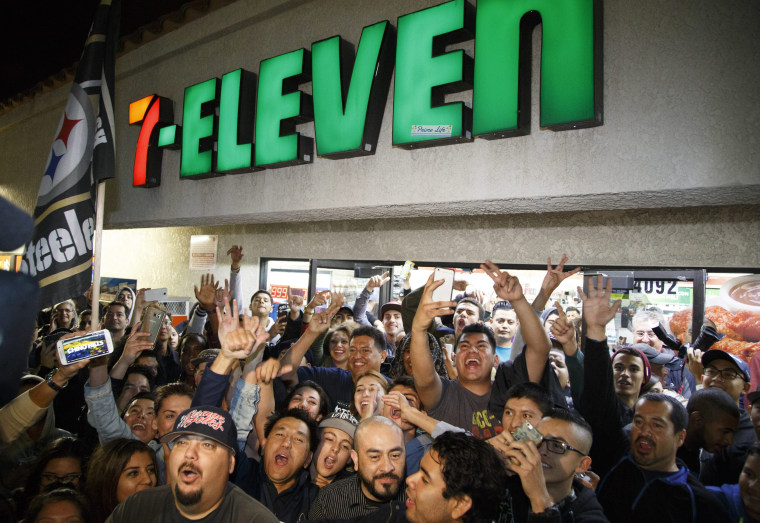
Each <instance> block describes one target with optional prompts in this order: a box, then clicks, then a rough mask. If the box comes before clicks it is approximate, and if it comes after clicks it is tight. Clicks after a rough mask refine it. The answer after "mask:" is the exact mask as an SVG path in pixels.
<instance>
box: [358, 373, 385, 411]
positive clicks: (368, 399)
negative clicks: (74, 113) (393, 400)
mask: <svg viewBox="0 0 760 523" xmlns="http://www.w3.org/2000/svg"><path fill="white" fill-rule="evenodd" d="M387 393H388V380H387V379H385V376H383V375H382V374H380V373H379V372H377V371H376V370H369V371H367V372H365V373H364V374H362V375H361V376H359V377H358V378H356V383H355V384H354V394H353V396H354V401H353V403H352V404H351V412H352V413H353V414H354V415H355V416H356V417H358V418H359V419H365V418H369V417H370V416H375V415H377V414H381V413H382V411H383V406H384V404H383V396H385V395H386V394H387Z"/></svg>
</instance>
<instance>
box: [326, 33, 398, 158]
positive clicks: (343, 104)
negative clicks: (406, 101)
mask: <svg viewBox="0 0 760 523" xmlns="http://www.w3.org/2000/svg"><path fill="white" fill-rule="evenodd" d="M395 45H396V41H395V30H394V28H393V26H391V24H390V23H388V22H387V21H385V22H380V23H377V24H374V25H371V26H369V27H365V28H364V30H363V31H362V37H361V40H360V42H359V50H358V52H357V54H356V59H355V60H354V52H353V48H352V46H351V44H349V43H348V42H346V41H345V40H343V39H342V38H341V37H339V36H334V37H332V38H328V39H327V40H322V41H320V42H315V43H314V44H312V47H311V56H312V71H313V73H312V74H313V78H312V81H311V83H312V92H313V97H314V133H315V136H316V138H317V155H319V156H323V157H326V158H333V159H337V158H349V157H352V156H360V155H365V154H374V153H375V149H376V148H377V139H378V136H379V135H380V125H381V124H382V120H383V112H384V111H385V102H386V99H387V97H388V88H389V86H390V82H391V73H392V72H393V52H394V50H395Z"/></svg>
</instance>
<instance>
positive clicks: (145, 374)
mask: <svg viewBox="0 0 760 523" xmlns="http://www.w3.org/2000/svg"><path fill="white" fill-rule="evenodd" d="M228 255H229V256H230V260H231V267H230V274H229V278H228V279H226V280H225V281H224V285H222V284H221V282H220V281H216V280H215V279H214V277H213V276H212V275H206V276H204V277H203V278H202V279H201V281H200V285H199V286H196V287H195V289H194V292H195V297H196V300H197V302H196V304H195V305H194V307H193V308H192V313H191V315H190V317H189V319H188V320H187V321H184V322H181V323H177V324H176V325H175V324H174V323H173V322H172V319H171V314H169V313H168V312H167V314H166V317H165V319H164V322H163V324H162V325H161V327H160V329H159V331H158V333H157V335H156V336H155V341H154V340H153V339H151V338H152V336H151V333H150V332H149V331H148V330H145V329H141V327H142V321H141V320H142V318H143V312H144V311H145V310H146V308H147V307H148V306H150V305H154V306H155V304H151V303H150V302H147V301H146V299H145V291H144V290H140V291H138V292H135V291H134V290H132V289H129V288H124V289H122V290H121V291H120V292H119V293H118V295H117V298H116V300H115V301H113V302H111V303H108V304H106V305H105V306H103V307H102V314H100V315H99V317H101V318H102V321H101V322H100V324H99V325H92V324H91V321H90V318H91V314H90V312H89V310H86V307H87V301H86V299H82V298H76V299H72V300H68V301H65V302H63V303H59V304H57V305H56V306H55V307H54V308H53V309H52V311H50V314H49V316H45V315H44V313H41V315H40V321H39V324H40V325H41V326H40V328H39V331H38V335H37V337H36V339H35V342H34V344H33V346H32V348H31V350H30V353H29V369H28V373H27V374H26V375H24V376H20V377H19V394H18V396H17V397H16V398H15V399H13V400H12V401H11V402H10V403H8V404H7V405H5V406H3V407H2V409H0V460H2V464H3V466H2V467H1V468H0V489H2V503H0V519H1V520H3V521H24V522H30V523H31V522H48V521H66V522H88V523H89V522H97V523H102V522H104V521H108V522H135V521H140V522H150V521H199V520H200V521H204V522H205V521H225V522H226V521H273V522H276V521H284V522H306V521H411V522H445V521H465V522H471V521H484V522H490V521H495V522H525V521H531V522H539V521H551V522H570V521H612V522H627V521H631V522H633V521H641V520H644V519H650V520H652V521H672V522H688V521H692V522H711V523H712V522H722V521H735V522H739V521H741V522H751V521H760V443H758V437H759V436H760V391H750V390H749V389H750V386H749V383H750V370H749V367H748V366H747V364H746V363H745V362H744V361H743V360H741V359H740V358H737V357H736V356H734V355H733V354H730V353H728V352H723V351H721V350H717V349H710V347H709V343H701V344H700V343H696V342H695V343H694V344H693V346H692V347H689V348H688V351H687V355H686V356H685V357H684V356H683V355H679V354H677V353H675V352H674V351H673V350H671V349H669V348H668V347H667V345H666V344H664V343H663V339H662V336H663V334H662V333H663V332H665V336H667V331H668V324H667V321H666V320H665V318H664V317H662V315H659V314H657V313H656V312H652V311H642V312H639V313H637V314H635V315H634V316H633V318H632V320H631V331H632V333H633V340H632V341H633V343H632V344H630V345H624V346H621V347H617V346H614V347H612V349H611V348H610V347H609V346H608V341H607V338H608V337H607V333H606V326H607V324H608V323H609V322H610V321H612V320H613V319H614V318H615V316H616V314H618V313H619V309H620V305H621V303H620V300H614V299H612V283H611V280H609V279H608V280H606V281H605V279H604V278H603V277H602V276H595V277H590V278H589V280H588V282H587V286H586V289H587V293H586V292H584V291H583V290H582V289H580V288H579V289H578V296H579V298H580V301H581V303H579V304H578V306H577V307H575V306H573V307H567V310H565V308H564V307H563V306H562V305H561V304H560V303H557V302H555V303H550V298H551V297H552V295H553V293H554V291H555V290H556V289H557V287H558V286H559V285H560V283H561V282H562V281H563V280H565V279H566V278H568V277H569V276H571V275H573V274H576V273H577V272H578V271H579V269H573V270H566V269H565V264H566V263H567V257H566V256H564V255H563V257H562V260H561V262H560V263H559V264H558V265H557V266H556V267H554V266H552V264H551V261H549V263H548V267H547V272H546V276H545V278H544V280H543V283H542V285H541V288H540V290H539V291H538V294H537V296H536V298H535V299H534V300H532V302H529V301H528V299H526V297H525V295H524V294H523V287H522V285H521V283H520V281H519V280H518V278H517V277H515V276H514V275H511V274H509V273H508V272H506V271H502V270H500V269H499V267H497V266H496V265H495V264H493V263H492V262H490V261H486V262H485V263H483V264H482V265H481V269H482V271H483V272H484V273H485V274H487V275H488V276H489V277H490V279H491V280H493V292H494V294H495V296H496V297H497V298H498V299H497V301H496V302H495V303H493V304H491V303H487V304H484V303H483V301H484V300H483V298H482V294H479V293H469V294H468V293H466V292H462V291H455V292H453V293H452V294H453V295H452V296H448V297H447V299H444V300H440V299H434V297H433V296H434V291H435V290H436V289H437V288H439V287H440V286H441V285H442V284H443V283H444V282H443V281H442V280H438V281H436V280H434V277H433V275H431V276H430V278H429V279H428V281H427V283H426V284H425V285H424V286H422V287H420V288H418V289H414V290H412V289H407V290H406V291H405V293H404V296H403V299H402V300H401V301H394V302H389V303H386V304H384V305H383V306H382V307H381V308H380V309H379V311H377V312H376V314H377V316H375V314H373V312H374V311H373V310H371V307H369V306H368V305H369V303H370V297H371V295H372V293H373V291H375V289H377V288H378V287H381V286H383V285H387V284H388V277H387V274H383V275H378V276H373V277H372V278H370V279H369V280H368V282H367V284H366V286H365V288H364V290H363V291H362V292H361V293H360V294H359V295H358V296H357V299H356V302H355V303H354V305H353V307H349V306H347V305H346V304H344V296H343V295H342V294H341V293H340V292H330V291H322V292H318V293H317V294H316V295H315V296H313V297H310V300H309V301H308V302H305V300H304V297H303V296H301V295H298V294H295V293H294V294H292V295H291V296H290V297H289V299H288V307H287V308H282V309H281V312H280V313H278V314H276V315H274V316H276V318H277V319H274V318H273V317H272V316H273V314H272V313H273V307H274V306H275V304H274V303H273V299H272V296H271V295H270V294H269V293H268V292H267V291H266V290H257V291H255V292H253V294H252V296H251V298H250V300H246V299H244V296H247V294H245V293H244V290H243V282H242V279H241V276H240V266H241V263H242V259H243V251H242V248H241V247H240V246H233V247H232V248H231V249H230V250H229V251H228ZM455 288H457V287H456V286H455ZM246 304H248V307H246ZM98 328H100V329H106V330H108V331H109V333H110V336H111V338H112V340H113V342H114V351H113V353H112V354H110V355H109V356H101V357H98V358H94V359H86V360H82V361H78V362H74V363H71V364H63V363H62V362H61V361H60V356H59V355H58V351H57V350H56V346H57V342H58V341H59V340H62V339H63V340H65V339H67V338H69V337H75V336H78V335H82V334H83V333H84V332H85V331H92V330H97V329H98Z"/></svg>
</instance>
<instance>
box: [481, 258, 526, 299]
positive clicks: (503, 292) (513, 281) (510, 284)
mask: <svg viewBox="0 0 760 523" xmlns="http://www.w3.org/2000/svg"><path fill="white" fill-rule="evenodd" d="M480 268H481V269H483V272H485V273H486V274H487V275H488V276H489V277H490V278H491V279H492V280H493V290H494V292H495V293H496V295H497V296H498V297H499V298H501V299H502V300H507V301H508V302H510V303H513V302H517V301H520V300H522V299H525V295H523V289H522V285H520V280H519V279H517V276H512V275H510V274H509V273H508V272H507V271H504V272H501V271H500V270H499V267H497V266H496V264H495V263H493V262H492V261H491V260H486V262H485V263H481V264H480Z"/></svg>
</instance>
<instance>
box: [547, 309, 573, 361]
mask: <svg viewBox="0 0 760 523" xmlns="http://www.w3.org/2000/svg"><path fill="white" fill-rule="evenodd" d="M554 306H555V307H556V308H557V314H558V315H559V317H558V318H557V320H556V321H555V322H554V325H552V327H551V331H552V334H553V335H554V337H555V338H556V339H557V341H559V342H560V343H561V344H562V347H563V348H566V347H567V348H574V347H575V348H576V349H577V347H576V342H575V327H573V324H572V323H570V321H568V319H567V316H565V311H564V310H562V305H561V304H560V303H559V302H555V303H554ZM565 352H566V353H567V349H566V350H565ZM572 354H575V350H573V351H572Z"/></svg>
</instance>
